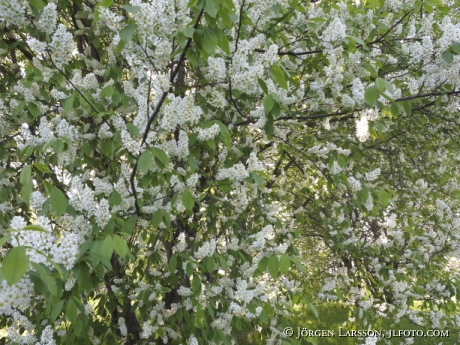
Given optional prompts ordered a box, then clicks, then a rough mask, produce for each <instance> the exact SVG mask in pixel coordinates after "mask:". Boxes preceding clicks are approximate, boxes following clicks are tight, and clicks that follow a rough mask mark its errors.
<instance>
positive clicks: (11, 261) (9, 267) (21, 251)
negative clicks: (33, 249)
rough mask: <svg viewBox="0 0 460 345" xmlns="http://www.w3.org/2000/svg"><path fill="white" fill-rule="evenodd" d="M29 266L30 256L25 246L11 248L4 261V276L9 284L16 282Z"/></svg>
mask: <svg viewBox="0 0 460 345" xmlns="http://www.w3.org/2000/svg"><path fill="white" fill-rule="evenodd" d="M28 268H29V257H28V256H27V254H26V250H25V248H24V247H15V248H13V249H11V250H10V251H9V252H8V254H7V255H6V257H5V259H3V262H2V268H1V269H2V276H3V278H4V279H5V280H6V281H7V283H8V284H9V285H13V284H16V283H17V282H19V280H21V278H22V277H23V276H24V274H26V272H27V269H28Z"/></svg>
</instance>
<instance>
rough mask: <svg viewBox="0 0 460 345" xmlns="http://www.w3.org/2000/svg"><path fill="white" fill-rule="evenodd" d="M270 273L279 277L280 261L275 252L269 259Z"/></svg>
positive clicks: (274, 276)
mask: <svg viewBox="0 0 460 345" xmlns="http://www.w3.org/2000/svg"><path fill="white" fill-rule="evenodd" d="M267 267H268V273H270V275H271V276H272V277H273V278H274V279H276V278H277V277H278V273H279V263H278V257H277V256H276V255H275V254H273V255H272V256H271V257H270V259H268V265H267Z"/></svg>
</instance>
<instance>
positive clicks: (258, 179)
mask: <svg viewBox="0 0 460 345" xmlns="http://www.w3.org/2000/svg"><path fill="white" fill-rule="evenodd" d="M251 175H252V179H253V180H254V182H255V183H257V185H258V186H259V187H262V186H263V185H264V180H263V179H262V177H261V176H260V175H259V174H258V173H256V172H255V171H253V172H251Z"/></svg>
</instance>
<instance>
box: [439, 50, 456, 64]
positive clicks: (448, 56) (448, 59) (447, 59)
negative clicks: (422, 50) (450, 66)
mask: <svg viewBox="0 0 460 345" xmlns="http://www.w3.org/2000/svg"><path fill="white" fill-rule="evenodd" d="M442 59H443V60H444V61H445V62H447V63H452V62H453V61H454V54H452V53H451V52H449V51H445V52H443V53H442Z"/></svg>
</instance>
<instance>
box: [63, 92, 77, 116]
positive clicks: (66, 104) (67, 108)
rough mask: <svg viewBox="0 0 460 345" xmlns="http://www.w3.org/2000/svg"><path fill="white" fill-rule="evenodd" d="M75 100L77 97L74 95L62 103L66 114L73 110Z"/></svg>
mask: <svg viewBox="0 0 460 345" xmlns="http://www.w3.org/2000/svg"><path fill="white" fill-rule="evenodd" d="M74 100H75V96H74V95H72V96H70V97H68V98H66V99H65V100H63V101H62V108H63V109H64V112H65V113H68V112H69V111H70V109H72V107H73V101H74Z"/></svg>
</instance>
